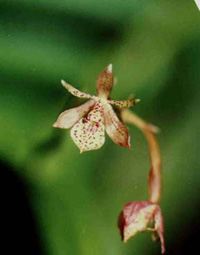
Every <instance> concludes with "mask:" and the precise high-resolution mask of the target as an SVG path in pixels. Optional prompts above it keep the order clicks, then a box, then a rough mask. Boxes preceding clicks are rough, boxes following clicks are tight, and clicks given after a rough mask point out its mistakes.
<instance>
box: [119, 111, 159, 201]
mask: <svg viewBox="0 0 200 255" xmlns="http://www.w3.org/2000/svg"><path fill="white" fill-rule="evenodd" d="M121 118H122V121H123V122H125V123H129V124H132V125H134V126H136V127H138V128H139V129H140V130H141V131H142V132H143V134H144V135H145V137H146V139H147V142H148V146H149V154H150V161H151V167H150V171H149V201H150V202H151V203H155V204H159V202H160V199H161V191H162V178H161V155H160V150H159V145H158V142H157V139H156V136H155V133H158V131H159V129H158V128H157V127H155V126H153V125H152V124H150V123H147V122H145V121H144V120H142V119H141V118H140V117H138V116H137V115H136V114H134V113H133V112H131V111H130V110H128V109H124V110H122V111H121Z"/></svg>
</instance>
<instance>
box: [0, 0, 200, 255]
mask: <svg viewBox="0 0 200 255" xmlns="http://www.w3.org/2000/svg"><path fill="white" fill-rule="evenodd" d="M109 63H112V64H113V71H114V75H115V77H116V78H117V81H118V82H117V84H116V86H115V88H114V90H113V92H112V95H111V96H112V99H118V100H120V99H126V98H127V97H128V96H129V95H130V94H134V95H136V97H137V98H140V99H141V100H142V101H141V102H140V103H139V104H138V105H137V106H135V107H133V108H132V110H133V111H134V112H135V113H137V114H138V115H140V116H141V117H142V118H144V119H145V120H147V121H149V122H152V123H153V124H155V125H157V126H159V127H160V129H161V132H160V134H159V137H158V139H159V143H160V147H161V152H162V158H163V194H162V202H161V206H162V210H163V214H164V219H165V237H166V246H167V250H168V251H169V252H171V254H175V252H174V251H175V250H176V249H177V247H179V246H181V245H182V244H183V243H184V242H185V240H187V239H188V238H189V237H190V236H191V235H192V234H193V233H194V231H196V230H195V229H197V228H198V229H199V225H200V220H199V209H200V206H199V205H200V199H199V193H200V171H199V170H200V169H199V168H200V164H199V163H200V159H199V149H200V148H199V147H198V145H199V140H200V139H199V138H200V136H199V127H200V119H199V106H200V104H199V101H200V100H199V98H200V12H199V11H198V9H197V7H196V5H195V3H194V1H186V0H184V1H178V0H176V1H175V0H169V1H156V0H155V1H153V0H152V1H144V0H123V1H121V0H109V1H107V0H98V1H97V0H96V1H92V0H82V1H81V0H79V1H78V0H65V1H64V0H62V1H61V0H40V1H34V0H18V1H14V0H10V1H2V0H1V1H0V88H1V92H0V121H1V122H0V123H1V124H0V153H1V161H2V162H3V163H4V164H8V165H9V166H11V168H12V171H14V172H15V174H16V175H17V176H19V178H20V179H21V180H22V181H23V182H24V185H25V187H26V192H27V193H28V200H29V204H30V207H31V210H32V212H33V215H34V220H35V224H36V226H37V235H38V238H39V240H40V243H41V247H42V250H43V254H45V255H66V254H70V255H71V254H72V255H76V254H78V255H90V254H91V255H102V254H105V255H134V254H136V255H137V254H153V255H154V254H159V252H160V246H159V244H156V243H153V242H151V238H150V234H149V233H145V234H138V235H137V236H136V237H135V239H133V240H131V241H129V242H128V243H127V244H123V243H122V242H121V240H120V236H119V233H118V230H117V217H118V214H119V213H120V211H121V210H122V207H123V206H124V205H125V203H127V202H129V201H135V200H146V199H147V198H148V187H147V181H148V170H149V155H148V149H147V144H146V141H145V139H144V137H143V135H142V134H141V132H140V131H139V130H137V129H136V128H134V127H131V126H129V130H130V135H131V144H132V147H133V150H127V149H125V148H121V147H118V146H117V145H115V144H114V143H113V142H112V141H111V140H110V139H109V138H108V137H106V143H105V145H104V146H103V147H102V149H100V150H98V151H91V152H86V153H83V154H81V155H80V154H79V150H78V149H77V147H76V146H75V144H74V143H73V142H72V140H71V139H70V136H69V131H68V130H58V129H54V128H52V124H53V123H54V122H55V120H56V118H57V117H58V115H59V114H60V113H61V112H62V111H63V110H64V109H68V108H70V107H74V106H76V105H80V104H81V103H82V102H83V101H82V100H79V99H75V98H73V97H72V96H71V95H70V94H69V93H68V92H67V91H66V90H65V89H64V88H63V87H62V86H61V84H60V80H61V79H64V80H66V81H67V82H69V83H71V84H72V85H74V86H75V87H76V88H78V89H80V90H82V91H85V92H87V93H93V94H94V93H96V92H95V79H96V77H97V75H98V73H100V72H101V71H102V70H103V69H104V68H105V67H106V66H107V65H108V64H109ZM7 190H8V192H11V193H12V186H9V183H8V184H7ZM4 196H5V197H6V193H4ZM13 217H14V218H15V212H13ZM16 220H17V219H16ZM21 224H23V222H22V223H21ZM173 252H174V253H173ZM27 254H28V253H27ZM176 254H177V253H176Z"/></svg>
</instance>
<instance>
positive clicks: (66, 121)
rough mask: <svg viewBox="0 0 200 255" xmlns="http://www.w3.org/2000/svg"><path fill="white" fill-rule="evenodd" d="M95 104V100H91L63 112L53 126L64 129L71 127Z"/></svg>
mask: <svg viewBox="0 0 200 255" xmlns="http://www.w3.org/2000/svg"><path fill="white" fill-rule="evenodd" d="M94 104H95V102H94V101H93V100H89V101H88V102H86V103H84V104H82V105H80V106H78V107H76V108H72V109H69V110H67V111H64V112H62V113H61V114H60V115H59V117H58V119H57V121H56V122H55V123H54V124H53V127H56V128H64V129H68V128H71V127H72V126H73V125H74V124H75V123H76V122H77V121H79V120H80V118H82V117H83V116H84V115H85V114H86V113H88V111H89V110H90V108H91V107H92V106H93V105H94Z"/></svg>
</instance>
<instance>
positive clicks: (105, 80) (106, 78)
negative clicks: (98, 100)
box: [96, 64, 114, 98]
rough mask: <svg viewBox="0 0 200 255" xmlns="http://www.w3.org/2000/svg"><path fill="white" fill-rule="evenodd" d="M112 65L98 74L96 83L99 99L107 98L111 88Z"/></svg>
mask: <svg viewBox="0 0 200 255" xmlns="http://www.w3.org/2000/svg"><path fill="white" fill-rule="evenodd" d="M113 80H114V79H113V74H112V64H110V65H108V66H107V67H106V69H105V70H104V71H103V72H101V73H100V74H99V76H98V77H97V82H96V89H97V94H98V96H99V97H102V98H108V97H109V94H110V91H111V90H112V87H113Z"/></svg>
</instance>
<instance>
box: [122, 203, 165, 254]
mask: <svg viewBox="0 0 200 255" xmlns="http://www.w3.org/2000/svg"><path fill="white" fill-rule="evenodd" d="M151 225H152V226H151ZM118 227H119V230H120V232H121V236H122V240H123V241H124V242H127V241H128V240H129V239H130V238H132V237H134V236H135V235H136V234H137V232H141V231H145V230H147V231H152V232H153V236H152V237H153V240H157V238H156V237H157V236H158V237H159V239H160V241H161V251H162V254H163V253H165V241H164V224H163V216H162V212H161V209H160V206H159V205H157V204H153V203H151V202H144V201H140V202H138V201H137V202H130V203H128V204H126V205H125V206H124V209H123V210H122V212H121V214H120V216H119V219H118Z"/></svg>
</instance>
